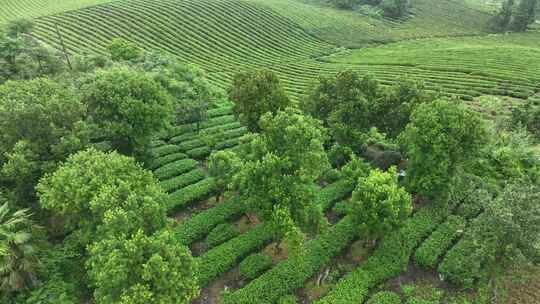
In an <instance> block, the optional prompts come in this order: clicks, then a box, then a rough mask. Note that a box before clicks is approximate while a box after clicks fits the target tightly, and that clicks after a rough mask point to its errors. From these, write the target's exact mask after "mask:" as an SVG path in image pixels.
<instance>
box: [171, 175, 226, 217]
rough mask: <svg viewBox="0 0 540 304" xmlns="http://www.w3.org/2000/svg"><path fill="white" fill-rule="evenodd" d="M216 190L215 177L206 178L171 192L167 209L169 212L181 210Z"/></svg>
mask: <svg viewBox="0 0 540 304" xmlns="http://www.w3.org/2000/svg"><path fill="white" fill-rule="evenodd" d="M215 190H216V182H215V181H214V179H213V178H205V179H203V180H201V181H199V182H198V183H195V184H191V185H189V186H187V187H185V188H183V189H180V190H177V191H175V192H173V193H171V194H169V197H168V199H167V203H166V210H167V212H168V213H171V212H175V211H178V210H181V209H183V208H184V207H186V206H187V205H189V204H191V203H194V202H196V201H201V200H203V199H206V198H208V197H210V196H212V194H213V193H214V192H215Z"/></svg>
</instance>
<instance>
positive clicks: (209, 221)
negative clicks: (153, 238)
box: [175, 198, 245, 245]
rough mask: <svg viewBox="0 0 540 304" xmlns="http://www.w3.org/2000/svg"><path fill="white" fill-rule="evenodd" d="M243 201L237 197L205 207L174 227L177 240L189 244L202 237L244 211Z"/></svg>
mask: <svg viewBox="0 0 540 304" xmlns="http://www.w3.org/2000/svg"><path fill="white" fill-rule="evenodd" d="M244 209H245V208H244V203H243V202H242V201H240V200H239V199H238V198H231V199H230V200H229V201H227V202H225V203H222V204H219V205H217V206H216V207H214V208H210V209H207V210H205V211H202V212H200V213H198V214H196V215H194V216H193V217H192V218H190V219H189V220H187V221H185V222H183V223H182V224H181V225H178V226H177V227H176V228H175V235H176V237H177V239H178V241H179V242H181V243H182V244H185V245H189V244H191V243H193V242H194V241H196V240H199V239H201V238H203V237H204V236H205V235H206V234H207V233H209V232H210V231H211V230H212V229H213V228H214V227H215V226H216V225H218V224H220V223H223V222H225V221H227V220H229V219H231V218H234V217H235V216H239V215H240V214H242V213H243V212H244Z"/></svg>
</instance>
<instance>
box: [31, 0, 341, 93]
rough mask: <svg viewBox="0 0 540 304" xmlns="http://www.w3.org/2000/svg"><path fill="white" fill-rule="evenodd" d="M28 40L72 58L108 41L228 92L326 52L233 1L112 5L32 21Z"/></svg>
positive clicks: (287, 24) (261, 11)
mask: <svg viewBox="0 0 540 304" xmlns="http://www.w3.org/2000/svg"><path fill="white" fill-rule="evenodd" d="M36 23H37V28H36V30H35V34H36V35H37V36H38V37H39V38H40V39H42V40H44V41H45V42H47V43H50V44H52V45H53V46H56V47H59V45H58V37H57V35H56V33H55V32H54V25H55V24H57V25H58V26H59V27H60V28H61V32H62V33H63V36H64V40H65V43H66V45H67V48H68V49H69V50H70V51H72V52H79V53H80V52H92V53H102V52H103V51H104V48H105V47H106V45H107V44H108V43H109V42H110V41H111V39H113V38H115V37H123V38H125V39H128V40H130V41H132V42H134V43H136V44H137V45H138V46H140V47H141V48H144V49H147V50H157V51H163V52H166V53H169V54H172V55H174V56H177V57H178V58H179V59H181V60H183V61H185V62H191V63H196V64H199V65H201V66H202V67H204V68H205V69H206V70H207V72H209V73H210V74H213V75H217V76H216V77H214V80H216V81H218V82H222V84H223V85H225V84H228V81H229V79H230V75H232V74H233V73H235V72H238V71H240V70H246V69H252V68H261V67H268V68H270V67H272V66H275V65H279V64H283V63H287V62H294V61H300V60H304V59H306V58H310V57H314V56H320V55H322V54H326V53H329V52H331V51H332V50H333V49H334V46H332V45H330V44H327V43H324V42H321V41H320V40H318V39H316V38H314V37H312V36H310V35H308V34H306V33H305V32H304V31H303V30H302V29H301V28H300V27H298V26H297V25H296V24H295V23H293V22H291V21H290V20H289V19H287V18H284V17H282V16H280V15H278V14H276V13H274V12H273V11H271V10H269V9H266V8H264V7H258V6H254V5H252V4H250V3H246V2H244V1H238V0H220V1H216V0H181V1H177V0H154V1H148V0H133V1H115V2H111V3H108V4H105V5H98V6H93V7H89V8H85V9H80V10H77V11H70V12H67V13H64V14H59V15H53V16H48V17H44V18H39V19H37V20H36Z"/></svg>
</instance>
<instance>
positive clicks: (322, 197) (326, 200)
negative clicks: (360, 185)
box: [317, 179, 354, 210]
mask: <svg viewBox="0 0 540 304" xmlns="http://www.w3.org/2000/svg"><path fill="white" fill-rule="evenodd" d="M353 190H354V185H352V184H351V183H350V182H349V181H348V180H346V179H344V180H339V181H337V182H335V183H332V184H330V185H328V186H326V187H324V188H323V189H322V190H321V191H319V194H318V197H317V203H318V204H319V205H320V206H321V209H322V210H328V209H330V208H332V206H333V205H334V203H335V202H336V201H338V200H340V199H342V198H345V197H347V196H349V194H351V192H352V191H353Z"/></svg>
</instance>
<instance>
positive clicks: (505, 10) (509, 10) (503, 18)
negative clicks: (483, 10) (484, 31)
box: [494, 0, 515, 32]
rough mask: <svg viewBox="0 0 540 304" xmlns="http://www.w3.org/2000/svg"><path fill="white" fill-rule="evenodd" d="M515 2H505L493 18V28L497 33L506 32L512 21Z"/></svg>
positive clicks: (509, 0)
mask: <svg viewBox="0 0 540 304" xmlns="http://www.w3.org/2000/svg"><path fill="white" fill-rule="evenodd" d="M514 4H515V0H506V1H504V2H503V4H502V6H501V10H500V11H499V13H498V14H497V15H496V16H495V17H494V22H495V27H496V29H497V30H498V31H501V32H502V31H506V30H508V27H509V26H510V22H511V21H512V14H513V12H514Z"/></svg>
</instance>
